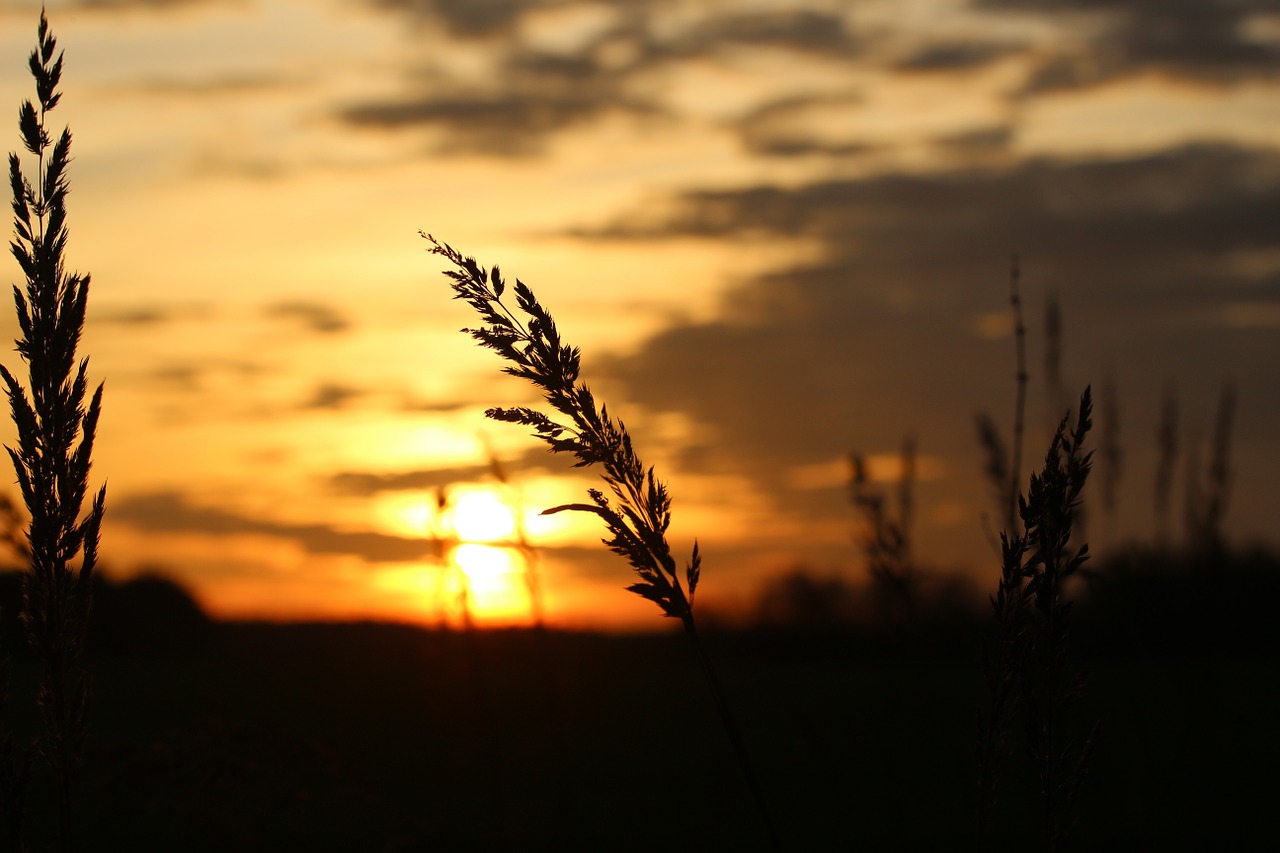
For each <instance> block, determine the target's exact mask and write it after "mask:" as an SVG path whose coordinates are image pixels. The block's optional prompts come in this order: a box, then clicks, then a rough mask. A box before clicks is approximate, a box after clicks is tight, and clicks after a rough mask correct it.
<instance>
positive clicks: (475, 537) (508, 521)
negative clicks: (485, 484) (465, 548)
mask: <svg viewBox="0 0 1280 853" xmlns="http://www.w3.org/2000/svg"><path fill="white" fill-rule="evenodd" d="M451 517H452V524H453V529H454V531H455V532H456V533H457V535H458V538H459V539H460V540H462V541H463V542H497V541H499V540H503V539H510V538H511V537H512V536H513V535H515V532H516V520H515V516H514V515H513V514H512V512H511V508H510V507H509V506H507V505H506V503H504V502H503V500H502V498H501V497H499V496H498V494H497V493H496V492H493V491H489V490H485V491H473V492H464V493H462V494H460V495H459V496H458V497H457V498H456V500H454V502H453V505H452V512H451ZM491 550H492V549H491Z"/></svg>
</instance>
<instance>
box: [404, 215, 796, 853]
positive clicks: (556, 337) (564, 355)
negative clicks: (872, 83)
mask: <svg viewBox="0 0 1280 853" xmlns="http://www.w3.org/2000/svg"><path fill="white" fill-rule="evenodd" d="M422 236H423V238H424V239H427V240H429V241H430V242H431V244H432V249H431V252H432V253H433V254H437V255H441V256H442V257H444V258H445V259H446V260H447V261H448V262H449V263H450V264H451V265H452V266H453V269H450V270H446V271H445V275H446V276H447V277H448V278H449V279H451V280H452V287H453V290H454V293H455V298H457V299H461V300H463V301H464V302H466V303H467V304H468V305H470V306H471V307H472V308H473V309H474V310H475V311H476V313H477V314H479V316H480V318H481V319H482V320H483V321H484V324H485V325H483V326H482V327H480V328H475V329H464V330H463V331H465V332H467V333H468V334H470V335H471V337H472V338H473V339H475V340H476V342H477V343H479V344H480V345H481V346H483V347H485V348H487V349H491V350H493V351H495V352H496V353H498V355H500V356H501V357H502V358H503V359H505V360H506V361H508V362H510V364H509V365H508V366H507V367H504V368H503V372H505V373H508V374H510V375H512V376H516V377H519V378H521V379H524V380H526V381H528V382H530V383H532V384H533V385H534V386H535V387H536V388H538V389H539V390H540V391H541V392H542V396H543V399H544V400H545V402H546V403H547V404H548V405H549V406H550V407H551V408H552V409H553V410H554V411H555V412H557V413H558V414H559V415H560V416H562V419H561V420H555V419H553V418H552V416H550V415H547V414H546V413H544V412H540V411H538V410H536V409H531V408H528V407H518V408H511V409H503V408H492V409H489V410H488V411H486V412H485V414H486V415H487V416H488V417H490V418H492V419H494V420H498V421H504V422H507V423H517V424H521V425H524V426H528V427H532V429H533V433H534V435H535V436H537V437H538V438H539V439H541V440H542V441H544V442H546V443H547V444H548V445H549V446H550V449H551V451H552V452H554V453H568V454H570V455H572V456H574V457H575V458H576V460H577V461H576V462H575V463H574V464H575V467H579V468H582V467H589V466H598V467H599V469H600V471H601V478H602V479H603V480H604V482H605V484H606V485H607V486H608V487H609V490H610V493H611V494H610V495H606V494H605V493H604V492H602V491H600V490H598V489H590V490H588V495H589V497H590V499H591V502H590V503H574V504H565V505H562V506H556V507H551V508H550V509H546V510H544V511H543V514H544V515H550V514H555V513H559V512H570V511H572V512H586V513H590V514H592V515H595V516H597V517H598V518H600V520H601V521H603V522H604V524H605V527H606V529H607V530H608V532H609V538H607V539H604V540H602V541H603V542H604V544H605V546H606V547H608V548H609V549H610V550H611V551H613V552H614V553H616V554H618V555H620V556H622V557H623V558H625V559H626V560H627V562H628V563H629V564H630V565H631V567H632V569H633V570H634V571H635V572H636V574H637V575H638V576H639V580H638V581H637V582H636V583H633V584H632V585H631V586H629V587H627V589H628V590H629V591H631V592H633V593H635V594H636V595H639V596H641V597H642V598H645V599H647V600H649V601H652V602H653V603H654V604H656V605H657V606H658V607H659V608H660V609H661V610H662V612H663V615H664V616H667V617H671V618H675V619H679V620H680V621H681V623H682V624H683V626H684V629H685V633H686V635H687V636H688V637H689V640H690V642H691V644H692V645H693V648H694V654H695V656H696V657H697V659H698V663H699V666H700V667H701V669H702V672H703V675H704V677H705V678H706V681H707V685H708V687H709V689H710V690H711V694H712V698H713V701H714V703H715V706H716V710H717V712H718V713H719V715H720V718H721V722H722V723H723V725H724V727H725V731H726V733H727V734H728V736H729V740H730V744H731V746H732V748H733V751H734V753H735V755H736V757H737V760H738V763H739V766H740V767H741V769H742V772H743V774H744V777H745V779H746V782H747V787H748V789H749V790H750V793H751V795H752V798H753V799H754V801H755V805H756V808H757V811H758V813H759V815H760V818H761V821H762V823H763V824H764V827H765V829H766V831H767V835H768V838H769V841H770V843H771V845H772V846H773V848H774V849H775V850H778V849H781V844H780V842H779V838H778V833H777V830H776V828H775V826H774V823H773V819H772V817H771V816H770V813H769V809H768V805H767V803H766V800H765V798H764V795H763V791H762V789H761V787H760V784H759V780H758V778H757V777H756V774H755V771H754V769H753V765H752V762H751V758H750V755H749V753H748V752H747V749H746V746H745V743H744V741H743V739H742V737H741V734H740V732H739V729H738V726H737V723H736V721H735V719H734V716H733V714H732V712H731V711H730V708H729V703H728V702H727V700H726V698H725V694H724V690H723V687H722V686H721V683H720V679H719V677H718V675H717V674H716V671H715V667H714V666H713V665H712V663H711V660H710V659H709V658H708V657H707V654H706V650H705V648H704V646H703V643H702V641H701V639H700V638H699V635H698V630H697V624H696V622H695V620H694V615H693V599H694V594H695V592H696V590H697V586H698V579H699V576H700V573H701V567H702V557H701V555H700V554H699V551H698V545H697V543H696V542H695V543H694V546H693V553H692V555H691V556H690V559H689V561H688V562H687V564H686V566H685V570H684V572H683V573H681V572H679V571H678V570H677V568H676V561H675V558H674V557H673V556H672V554H671V547H670V545H669V543H668V542H667V537H666V532H667V528H668V527H669V526H670V524H671V495H670V493H669V492H668V491H667V487H666V484H665V483H663V482H662V481H661V480H659V479H658V478H657V476H656V474H655V473H654V469H653V468H652V467H648V468H646V467H645V465H644V464H643V463H642V462H641V460H640V457H639V455H638V454H637V453H636V451H635V448H634V446H633V444H632V441H631V435H630V434H629V433H628V432H627V428H626V426H625V425H624V424H623V423H622V421H620V420H617V419H615V418H613V417H612V416H611V415H610V414H609V410H608V407H607V406H605V405H597V403H596V400H595V397H594V395H593V394H592V393H591V391H590V389H589V388H588V387H587V386H586V385H585V384H584V383H583V382H582V381H581V380H580V372H581V360H582V353H581V351H580V350H579V349H578V348H577V347H573V346H570V345H568V344H566V343H564V342H563V340H562V339H561V337H560V332H559V330H558V329H557V328H556V324H555V321H554V320H553V319H552V317H551V314H550V313H549V312H548V311H547V309H546V308H544V307H543V306H542V305H541V304H540V303H539V302H538V300H537V297H535V296H534V293H533V291H532V290H530V289H529V287H528V285H526V284H525V283H524V282H522V281H520V280H519V279H517V280H516V282H515V284H514V286H513V287H512V291H513V293H514V296H515V301H516V305H517V308H518V310H519V312H520V313H521V314H522V315H523V316H524V319H521V318H520V317H517V315H516V314H515V313H513V312H512V310H511V309H510V308H509V307H508V306H507V304H506V303H505V302H503V300H502V297H503V294H504V293H506V290H507V282H506V280H504V279H503V277H502V272H501V270H500V269H499V268H498V267H496V266H495V267H493V268H492V269H491V270H486V269H485V268H483V267H481V266H480V265H479V264H478V263H476V260H475V259H474V258H469V257H464V256H463V255H462V254H461V253H459V252H458V251H457V250H455V249H454V248H452V247H451V246H449V245H448V244H445V243H440V242H439V241H437V240H436V239H435V238H434V237H432V236H431V235H430V234H425V233H424V234H422ZM682 574H683V581H684V583H683V584H682V582H681V580H682V578H681V575H682ZM685 584H687V590H686V586H685Z"/></svg>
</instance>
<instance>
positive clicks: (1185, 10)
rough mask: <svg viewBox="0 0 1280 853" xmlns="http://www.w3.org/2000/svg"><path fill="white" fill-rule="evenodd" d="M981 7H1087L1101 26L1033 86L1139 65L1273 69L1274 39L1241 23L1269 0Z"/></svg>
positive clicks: (1127, 71) (1272, 73) (1245, 75)
mask: <svg viewBox="0 0 1280 853" xmlns="http://www.w3.org/2000/svg"><path fill="white" fill-rule="evenodd" d="M977 5H978V6H979V7H981V8H986V9H993V10H999V11H1010V10H1016V11H1025V12H1029V13H1033V14H1037V15H1042V16H1045V17H1047V18H1049V19H1055V18H1061V17H1063V16H1068V15H1079V14H1092V15H1095V16H1100V17H1101V28H1100V32H1099V33H1098V34H1097V35H1096V36H1095V37H1094V38H1091V39H1089V40H1088V42H1085V43H1076V44H1070V43H1067V44H1064V45H1063V47H1062V50H1061V52H1060V53H1058V55H1056V56H1054V57H1053V58H1051V59H1050V60H1049V61H1048V62H1047V63H1046V64H1045V65H1044V67H1043V68H1042V69H1041V71H1040V72H1039V73H1038V74H1037V75H1036V77H1035V78H1034V80H1033V81H1032V85H1031V90H1032V91H1044V90H1048V89H1055V88H1063V87H1077V86H1089V85H1097V84H1099V83H1103V82H1107V81H1110V80H1115V79H1118V78H1121V77H1126V76H1131V75H1134V74H1139V73H1142V72H1144V71H1160V72H1164V73H1167V74H1172V75H1177V76H1180V77H1184V78H1187V79H1191V80H1196V81H1200V82H1217V83H1235V82H1239V81H1241V80H1244V79H1257V78H1271V79H1274V78H1276V77H1277V76H1280V41H1275V40H1272V41H1265V40H1258V39H1256V38H1253V37H1251V36H1250V31H1249V27H1248V24H1249V22H1250V21H1251V20H1253V19H1256V18H1258V17H1261V16H1263V15H1268V14H1271V15H1274V13H1275V4H1274V3H1271V2H1269V0H1196V2H1169V0H1065V2H1053V3H1050V2H1046V0H977Z"/></svg>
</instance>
